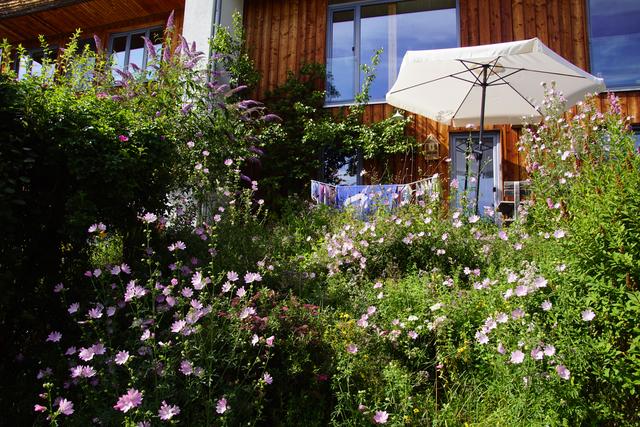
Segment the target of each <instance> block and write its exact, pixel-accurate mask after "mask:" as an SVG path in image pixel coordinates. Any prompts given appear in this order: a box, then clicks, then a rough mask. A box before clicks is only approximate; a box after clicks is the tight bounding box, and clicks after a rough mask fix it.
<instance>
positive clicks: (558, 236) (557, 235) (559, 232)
mask: <svg viewBox="0 0 640 427" xmlns="http://www.w3.org/2000/svg"><path fill="white" fill-rule="evenodd" d="M564 236H565V232H564V230H556V231H554V232H553V237H555V238H556V239H562V238H563V237H564Z"/></svg>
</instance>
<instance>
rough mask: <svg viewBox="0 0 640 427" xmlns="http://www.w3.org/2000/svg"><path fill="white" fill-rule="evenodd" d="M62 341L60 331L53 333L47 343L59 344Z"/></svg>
mask: <svg viewBox="0 0 640 427" xmlns="http://www.w3.org/2000/svg"><path fill="white" fill-rule="evenodd" d="M61 339H62V334H61V333H60V332H58V331H53V332H51V333H50V334H49V336H48V337H47V340H46V341H45V342H47V341H51V342H59V341H60V340H61Z"/></svg>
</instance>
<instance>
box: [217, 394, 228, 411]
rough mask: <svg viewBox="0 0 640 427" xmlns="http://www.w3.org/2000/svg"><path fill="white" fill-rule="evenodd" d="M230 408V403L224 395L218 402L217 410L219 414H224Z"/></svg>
mask: <svg viewBox="0 0 640 427" xmlns="http://www.w3.org/2000/svg"><path fill="white" fill-rule="evenodd" d="M228 410H229V405H227V399H225V398H224V397H223V398H221V399H219V400H218V402H217V403H216V412H217V413H218V414H224V413H225V412H227V411H228Z"/></svg>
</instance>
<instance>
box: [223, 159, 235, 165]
mask: <svg viewBox="0 0 640 427" xmlns="http://www.w3.org/2000/svg"><path fill="white" fill-rule="evenodd" d="M232 164H233V160H231V159H226V160H225V161H224V165H225V166H231V165H232Z"/></svg>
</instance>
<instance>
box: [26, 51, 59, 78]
mask: <svg viewBox="0 0 640 427" xmlns="http://www.w3.org/2000/svg"><path fill="white" fill-rule="evenodd" d="M57 51H58V48H57V47H55V46H52V47H49V48H48V51H46V52H45V50H44V49H42V48H37V49H27V52H26V55H23V56H22V57H20V58H19V59H18V61H17V64H16V71H17V73H18V79H22V78H24V76H25V75H27V74H31V75H34V76H37V75H41V74H42V75H48V76H51V75H53V71H54V70H55V64H54V63H53V62H50V63H49V64H48V66H47V67H46V68H44V67H43V63H44V61H45V58H48V55H51V57H50V58H49V59H50V60H55V56H56V52H57Z"/></svg>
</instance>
